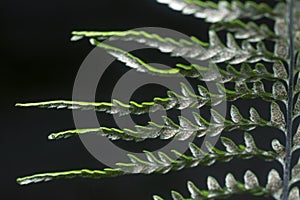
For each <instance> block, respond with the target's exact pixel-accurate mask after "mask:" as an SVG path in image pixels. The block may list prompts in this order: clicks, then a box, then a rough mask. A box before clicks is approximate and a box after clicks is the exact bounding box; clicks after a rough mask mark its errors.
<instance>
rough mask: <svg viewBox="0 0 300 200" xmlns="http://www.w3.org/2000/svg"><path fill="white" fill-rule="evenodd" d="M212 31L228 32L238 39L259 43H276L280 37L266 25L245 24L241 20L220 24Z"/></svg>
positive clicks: (213, 27)
mask: <svg viewBox="0 0 300 200" xmlns="http://www.w3.org/2000/svg"><path fill="white" fill-rule="evenodd" d="M210 29H211V30H215V31H221V30H226V31H230V32H232V33H234V37H235V38H236V39H242V40H247V41H249V42H259V41H262V40H271V41H276V40H278V39H279V36H278V35H276V34H275V33H274V32H273V31H272V30H270V28H269V27H268V26H267V25H266V24H262V25H260V26H259V25H257V24H256V23H254V22H248V23H244V22H243V21H240V20H233V21H228V22H226V21H225V22H224V21H221V22H218V23H216V24H213V25H212V26H211V27H210Z"/></svg>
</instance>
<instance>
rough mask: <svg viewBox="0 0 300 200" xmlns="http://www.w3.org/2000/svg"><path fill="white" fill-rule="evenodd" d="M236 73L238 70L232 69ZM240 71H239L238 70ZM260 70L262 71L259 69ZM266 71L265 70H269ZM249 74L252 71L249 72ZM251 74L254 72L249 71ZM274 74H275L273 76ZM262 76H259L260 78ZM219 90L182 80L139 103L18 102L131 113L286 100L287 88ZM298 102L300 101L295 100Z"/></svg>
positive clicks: (280, 85) (258, 85)
mask: <svg viewBox="0 0 300 200" xmlns="http://www.w3.org/2000/svg"><path fill="white" fill-rule="evenodd" d="M233 73H235V72H233ZM236 73H239V72H236ZM258 73H259V72H258ZM266 73H267V72H265V73H263V74H266ZM248 75H249V74H248ZM250 76H251V75H250ZM273 78H275V77H273ZM241 79H242V78H241ZM257 79H259V78H257ZM217 88H218V89H219V91H220V93H216V94H214V93H210V92H209V91H208V90H207V89H206V88H205V87H204V86H202V85H198V90H199V95H197V94H194V93H193V92H192V91H191V90H190V89H189V88H188V86H186V85H185V84H184V83H181V94H178V93H176V92H174V91H171V90H169V91H168V92H167V97H164V98H160V97H155V98H154V99H153V101H150V102H142V103H137V102H135V101H130V102H129V104H125V103H123V102H120V101H118V100H113V102H112V103H107V102H98V103H97V102H77V101H66V100H57V101H45V102H36V103H18V104H16V106H19V107H39V108H48V109H53V108H54V109H73V110H95V111H99V112H106V113H109V114H119V115H120V116H123V115H128V114H135V115H140V114H145V113H150V112H156V111H157V110H162V109H163V110H170V109H178V110H183V109H186V108H201V107H203V106H205V105H206V106H216V105H219V104H220V103H222V102H223V101H224V100H226V101H227V102H231V101H236V100H238V99H255V98H262V99H263V100H265V101H283V102H286V100H287V92H286V88H285V86H284V85H283V83H282V82H279V81H277V82H275V83H274V84H273V92H272V93H269V92H266V91H265V88H264V84H263V83H262V82H261V81H256V82H254V83H253V87H252V88H251V89H249V88H248V86H247V84H246V83H245V82H244V81H239V82H236V83H235V90H229V89H226V88H225V87H224V86H222V85H221V84H217ZM296 105H297V104H296Z"/></svg>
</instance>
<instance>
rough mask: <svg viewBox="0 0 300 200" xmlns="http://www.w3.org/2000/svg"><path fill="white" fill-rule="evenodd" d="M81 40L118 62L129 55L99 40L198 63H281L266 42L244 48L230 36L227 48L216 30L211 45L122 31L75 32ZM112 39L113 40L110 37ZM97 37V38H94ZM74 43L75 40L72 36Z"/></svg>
mask: <svg viewBox="0 0 300 200" xmlns="http://www.w3.org/2000/svg"><path fill="white" fill-rule="evenodd" d="M73 35H75V36H76V38H75V39H78V37H89V38H91V39H90V41H91V44H93V45H96V46H98V47H100V48H102V49H104V50H106V51H107V52H108V53H109V54H111V55H113V56H114V57H116V58H119V59H125V60H127V59H128V57H131V56H129V55H128V53H127V52H125V51H123V50H121V49H119V48H116V47H112V46H110V45H107V44H103V43H101V42H99V41H98V40H97V39H105V38H108V39H110V40H125V41H135V42H138V43H142V44H145V45H147V46H149V47H152V48H157V49H159V50H160V51H161V52H163V53H171V55H172V56H174V57H183V58H192V59H196V60H201V61H204V60H210V62H213V63H222V62H227V63H229V64H241V63H244V62H248V63H255V62H258V61H260V60H263V61H266V62H275V61H278V60H281V58H280V57H276V56H275V55H274V54H273V53H272V52H270V51H268V50H267V49H266V47H265V45H264V43H263V42H259V43H258V44H257V45H256V48H254V47H253V46H252V45H251V44H250V43H249V42H248V41H244V42H243V43H242V45H241V46H239V45H238V44H237V42H236V41H235V39H234V38H233V36H232V35H231V34H230V33H228V34H227V45H226V46H225V45H224V44H223V43H222V42H221V40H220V39H219V37H218V35H217V34H216V33H215V32H214V31H210V32H209V37H210V39H209V43H208V44H206V43H203V42H201V41H199V40H198V39H197V38H195V37H191V39H190V40H189V41H188V40H179V41H175V40H174V39H171V38H162V37H161V36H158V35H156V34H150V33H146V32H144V31H119V32H86V31H82V32H73ZM110 36H113V37H110ZM95 38H96V39H95ZM73 40H74V37H73Z"/></svg>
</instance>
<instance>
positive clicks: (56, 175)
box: [17, 168, 125, 185]
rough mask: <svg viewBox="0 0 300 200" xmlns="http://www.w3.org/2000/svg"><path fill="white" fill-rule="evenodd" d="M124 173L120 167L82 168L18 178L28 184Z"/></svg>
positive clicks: (20, 182) (18, 180)
mask: <svg viewBox="0 0 300 200" xmlns="http://www.w3.org/2000/svg"><path fill="white" fill-rule="evenodd" d="M124 174H125V173H124V172H122V171H121V170H119V169H111V168H107V169H104V170H89V169H82V170H72V171H66V172H52V173H44V174H36V175H32V176H27V177H24V178H18V179H17V182H18V183H19V184H20V185H27V184H30V183H38V182H46V181H50V180H55V179H61V178H75V177H82V178H105V177H115V176H121V175H124Z"/></svg>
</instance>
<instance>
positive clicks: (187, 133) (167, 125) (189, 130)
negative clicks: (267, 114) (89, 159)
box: [48, 102, 285, 141]
mask: <svg viewBox="0 0 300 200" xmlns="http://www.w3.org/2000/svg"><path fill="white" fill-rule="evenodd" d="M249 113H250V119H246V118H244V117H243V116H242V115H241V114H240V112H239V110H238V108H237V107H235V106H234V105H232V106H231V109H230V114H231V119H225V118H224V117H223V116H222V115H220V114H219V113H218V112H216V111H215V110H213V109H211V116H212V119H213V122H209V121H207V120H206V119H204V118H203V117H202V116H200V115H199V114H198V113H193V115H194V120H195V122H196V124H195V123H192V122H191V121H190V120H188V119H187V118H185V117H182V116H180V117H178V119H179V124H176V123H175V122H174V121H172V120H171V119H170V118H168V117H163V119H164V124H163V125H159V124H156V123H154V122H148V125H147V126H139V125H136V126H135V130H132V129H127V128H125V129H117V128H107V127H100V128H90V129H75V130H67V131H63V132H58V133H52V134H50V135H49V137H48V138H49V139H61V138H68V137H71V136H76V135H82V134H96V135H100V136H106V137H108V138H110V139H112V140H118V139H123V140H134V141H142V140H145V139H148V138H158V137H159V138H160V139H164V140H167V139H171V138H174V139H177V140H186V139H188V138H190V137H192V136H196V137H203V136H206V135H209V136H216V135H219V134H220V133H221V132H222V131H232V130H236V129H239V130H245V131H249V130H253V129H255V128H256V127H273V128H278V129H280V130H282V131H285V130H284V128H285V119H284V115H283V113H282V111H281V109H280V107H279V105H278V104H277V103H275V102H272V103H271V119H270V121H267V120H265V119H262V118H261V117H260V115H259V114H258V112H257V110H255V109H254V108H251V109H250V111H249Z"/></svg>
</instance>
